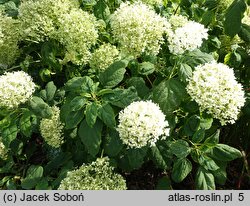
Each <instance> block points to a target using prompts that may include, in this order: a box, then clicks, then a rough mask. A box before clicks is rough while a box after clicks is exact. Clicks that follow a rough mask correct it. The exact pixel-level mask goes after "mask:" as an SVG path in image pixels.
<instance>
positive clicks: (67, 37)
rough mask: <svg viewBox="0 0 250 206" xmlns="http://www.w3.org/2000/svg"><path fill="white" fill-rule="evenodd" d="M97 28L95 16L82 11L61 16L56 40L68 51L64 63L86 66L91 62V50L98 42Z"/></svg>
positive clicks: (78, 10) (73, 11)
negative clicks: (69, 62)
mask: <svg viewBox="0 0 250 206" xmlns="http://www.w3.org/2000/svg"><path fill="white" fill-rule="evenodd" d="M96 26H97V21H96V18H95V16H94V15H92V14H89V13H88V12H85V11H82V10H81V9H72V10H71V11H70V12H69V13H65V14H63V15H62V16H61V18H60V19H59V29H58V31H57V34H56V36H57V37H56V38H57V39H58V40H59V41H60V42H61V43H62V44H63V45H65V47H66V49H67V52H66V55H65V59H64V62H67V61H71V62H73V63H74V64H78V65H84V64H86V63H87V62H88V61H89V59H90V56H91V53H90V51H89V49H90V47H91V46H92V45H94V44H95V43H96V42H97V37H98V31H97V29H96Z"/></svg>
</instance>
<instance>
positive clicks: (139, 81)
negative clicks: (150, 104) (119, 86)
mask: <svg viewBox="0 0 250 206" xmlns="http://www.w3.org/2000/svg"><path fill="white" fill-rule="evenodd" d="M127 84H128V86H129V87H131V86H132V87H134V88H136V91H137V93H138V95H139V97H141V98H143V97H144V96H146V95H147V94H148V93H149V88H148V87H147V86H146V84H145V81H144V79H143V78H142V77H132V78H130V79H129V80H128V82H127Z"/></svg>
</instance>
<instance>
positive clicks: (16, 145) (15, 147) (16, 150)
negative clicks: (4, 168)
mask: <svg viewBox="0 0 250 206" xmlns="http://www.w3.org/2000/svg"><path fill="white" fill-rule="evenodd" d="M23 145H24V144H23V141H21V140H20V139H14V140H13V141H12V142H11V143H10V148H11V151H12V153H13V154H15V155H21V154H22V152H23Z"/></svg>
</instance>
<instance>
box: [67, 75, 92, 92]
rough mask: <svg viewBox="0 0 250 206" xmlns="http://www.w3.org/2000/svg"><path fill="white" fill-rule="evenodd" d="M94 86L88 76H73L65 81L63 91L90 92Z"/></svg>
mask: <svg viewBox="0 0 250 206" xmlns="http://www.w3.org/2000/svg"><path fill="white" fill-rule="evenodd" d="M94 87H95V84H94V82H93V80H92V79H91V78H90V77H88V76H84V77H74V78H72V79H70V80H69V81H67V82H66V84H65V91H67V92H74V93H82V92H85V93H91V92H93V90H94Z"/></svg>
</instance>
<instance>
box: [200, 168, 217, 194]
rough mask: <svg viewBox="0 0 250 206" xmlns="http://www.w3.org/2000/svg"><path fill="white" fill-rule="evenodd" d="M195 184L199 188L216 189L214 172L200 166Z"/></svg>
mask: <svg viewBox="0 0 250 206" xmlns="http://www.w3.org/2000/svg"><path fill="white" fill-rule="evenodd" d="M195 185H196V189H197V190H215V182H214V176H213V174H212V173H211V172H209V171H207V170H206V169H204V168H203V167H199V169H198V171H197V173H196V178H195Z"/></svg>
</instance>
